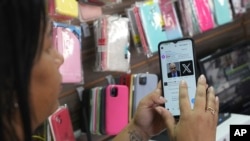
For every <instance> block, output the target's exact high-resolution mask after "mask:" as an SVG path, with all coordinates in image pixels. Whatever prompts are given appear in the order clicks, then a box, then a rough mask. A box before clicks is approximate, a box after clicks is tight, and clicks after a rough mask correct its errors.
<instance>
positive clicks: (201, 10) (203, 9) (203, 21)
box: [195, 0, 214, 31]
mask: <svg viewBox="0 0 250 141" xmlns="http://www.w3.org/2000/svg"><path fill="white" fill-rule="evenodd" d="M195 5H196V14H197V18H198V22H199V25H200V29H201V31H207V30H209V29H212V28H214V20H213V16H212V12H211V9H210V6H209V2H208V0H195Z"/></svg>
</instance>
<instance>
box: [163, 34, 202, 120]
mask: <svg viewBox="0 0 250 141" xmlns="http://www.w3.org/2000/svg"><path fill="white" fill-rule="evenodd" d="M158 53H159V62H160V71H161V83H162V91H163V95H164V97H165V98H166V99H167V102H166V103H165V108H166V109H168V110H169V111H170V112H171V113H172V114H173V116H174V117H176V118H178V117H179V116H180V108H179V83H180V81H181V80H185V81H186V82H187V85H188V94H189V100H190V103H191V106H192V108H193V105H194V98H195V91H196V79H197V69H196V65H195V62H196V57H195V50H194V41H193V39H192V38H181V39H176V40H168V41H162V42H160V43H159V44H158Z"/></svg>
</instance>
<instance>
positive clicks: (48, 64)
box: [0, 0, 218, 141]
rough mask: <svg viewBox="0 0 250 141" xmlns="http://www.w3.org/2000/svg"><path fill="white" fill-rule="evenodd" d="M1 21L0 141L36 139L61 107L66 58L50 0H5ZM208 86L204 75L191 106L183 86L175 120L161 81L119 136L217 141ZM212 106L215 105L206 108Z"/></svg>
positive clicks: (213, 103) (0, 4) (215, 106)
mask: <svg viewBox="0 0 250 141" xmlns="http://www.w3.org/2000/svg"><path fill="white" fill-rule="evenodd" d="M0 19H1V20H0V43H1V49H2V51H1V52H0V56H1V59H0V66H1V69H0V76H1V77H0V114H1V119H0V140H1V141H31V140H32V138H31V137H32V133H33V132H34V131H35V129H36V128H37V127H38V126H40V125H41V123H43V122H44V121H45V120H46V119H47V118H48V116H49V115H50V114H52V113H53V112H54V111H55V110H56V109H57V108H58V106H59V103H58V94H59V93H60V88H61V75H60V73H59V70H58V68H59V67H60V65H61V64H62V63H63V57H62V56H61V55H60V54H58V52H57V51H56V50H55V49H54V48H53V47H52V40H51V39H52V37H51V35H52V34H51V24H50V22H49V18H48V15H47V11H46V2H45V0H25V1H20V0H1V2H0ZM206 89H207V84H206V79H205V77H204V76H203V75H202V76H201V77H200V78H199V81H198V86H197V94H196V104H195V108H194V110H192V109H191V108H190V104H189V102H188V96H187V84H186V83H185V82H184V81H183V82H182V83H181V84H180V107H181V117H180V120H179V122H178V123H177V124H176V123H175V122H174V118H173V116H172V115H171V114H170V113H169V111H167V110H166V109H164V108H163V107H161V106H160V105H161V104H163V103H164V102H165V99H164V98H162V97H161V86H160V83H159V86H158V87H157V88H156V90H155V91H153V92H152V93H151V94H149V95H148V96H146V97H145V98H144V99H143V100H142V101H141V102H140V104H139V106H138V109H137V111H136V113H135V117H134V119H133V120H132V122H130V123H129V124H128V126H127V127H126V128H125V129H124V130H123V131H122V132H121V133H120V134H119V135H117V136H116V137H115V138H114V140H117V141H121V140H139V141H142V140H143V141H146V140H148V139H149V138H150V137H151V136H153V135H155V134H158V133H160V132H161V131H163V130H164V129H165V128H167V131H168V133H169V135H170V138H171V139H173V140H176V141H184V139H185V140H187V141H190V140H192V141H196V140H197V141H198V140H201V138H202V140H203V141H204V140H205V139H207V140H210V141H212V140H215V132H216V124H217V119H218V98H215V96H214V91H213V89H212V88H210V89H209V91H208V94H207V93H206ZM206 95H208V97H206ZM208 106H210V107H212V108H210V109H208V110H206V109H205V107H208ZM211 109H214V111H213V110H211ZM197 119H199V120H197ZM180 123H182V124H180ZM194 123H195V124H194ZM195 125H199V126H195ZM207 127H209V128H207ZM203 128H206V131H204V130H201V129H203ZM188 129H192V130H188ZM198 132H199V134H197V133H198ZM187 134H188V135H189V136H186V135H187Z"/></svg>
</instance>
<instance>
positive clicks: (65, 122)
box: [48, 106, 75, 141]
mask: <svg viewBox="0 0 250 141" xmlns="http://www.w3.org/2000/svg"><path fill="white" fill-rule="evenodd" d="M48 120H49V124H50V129H51V132H52V136H53V139H54V141H75V136H74V131H73V127H72V122H71V119H70V115H69V111H68V108H67V107H65V106H62V107H59V108H58V109H57V111H56V112H54V113H53V114H52V115H50V116H49V118H48Z"/></svg>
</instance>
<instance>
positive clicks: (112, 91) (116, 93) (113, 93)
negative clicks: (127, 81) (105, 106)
mask: <svg viewBox="0 0 250 141" xmlns="http://www.w3.org/2000/svg"><path fill="white" fill-rule="evenodd" d="M110 91H111V92H110V94H111V96H112V97H116V96H117V95H118V88H117V87H112V88H111V90H110Z"/></svg>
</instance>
